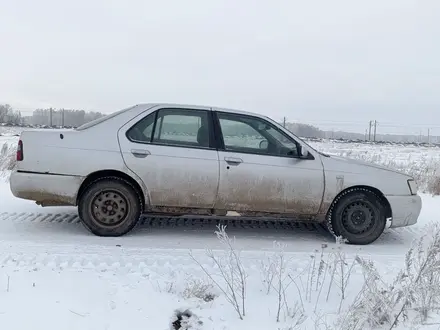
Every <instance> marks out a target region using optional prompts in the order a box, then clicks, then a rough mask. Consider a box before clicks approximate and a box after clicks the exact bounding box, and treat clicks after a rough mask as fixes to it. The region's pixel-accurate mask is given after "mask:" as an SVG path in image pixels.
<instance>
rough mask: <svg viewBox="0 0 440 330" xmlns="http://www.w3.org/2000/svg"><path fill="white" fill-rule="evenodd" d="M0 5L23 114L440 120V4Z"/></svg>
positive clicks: (1, 84)
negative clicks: (235, 112) (146, 112)
mask: <svg viewBox="0 0 440 330" xmlns="http://www.w3.org/2000/svg"><path fill="white" fill-rule="evenodd" d="M0 4H1V6H0V41H1V44H0V45H1V52H0V102H8V103H10V104H12V105H13V106H15V107H17V108H21V109H25V110H26V109H28V110H30V109H32V108H34V107H39V106H53V107H57V108H58V107H65V108H84V109H91V110H98V111H103V112H112V111H115V110H118V109H120V108H124V107H126V106H129V105H132V104H136V103H143V102H162V101H163V102H177V103H195V104H206V105H216V106H224V107H232V108H239V109H244V110H248V111H255V112H259V113H265V114H268V115H270V116H271V117H273V118H275V119H280V118H282V117H283V116H287V118H288V120H300V121H303V122H310V123H320V124H322V125H327V128H330V126H333V128H335V129H336V128H342V129H346V128H347V125H354V124H355V123H360V124H359V125H360V126H362V127H361V128H362V130H363V129H364V126H365V127H366V126H367V123H368V121H369V120H370V119H377V120H378V121H379V122H382V123H385V124H386V123H390V124H393V123H394V124H397V125H408V126H415V125H417V124H420V125H425V124H432V125H437V126H439V127H440V1H439V0H364V1H354V0H332V1H329V0H322V1H313V0H307V1H306V0H300V1H297V0H287V1H276V0H273V1H268V0H264V1H263V0H223V1H217V0H194V1H192V0H185V1H183V0H176V1H166V0H161V1H158V0H156V1H147V0H124V1H113V0H88V1H86V0H70V1H63V0H38V1H35V0H14V1H11V0H0ZM385 124H384V125H385Z"/></svg>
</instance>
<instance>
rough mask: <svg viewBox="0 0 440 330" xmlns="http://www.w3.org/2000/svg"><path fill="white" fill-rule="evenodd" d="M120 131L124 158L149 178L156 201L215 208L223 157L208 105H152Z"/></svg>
mask: <svg viewBox="0 0 440 330" xmlns="http://www.w3.org/2000/svg"><path fill="white" fill-rule="evenodd" d="M118 135H119V143H120V146H121V151H122V156H123V158H124V161H125V164H126V165H127V167H128V168H129V169H130V170H132V171H133V172H135V173H136V174H137V175H138V176H139V177H140V178H141V179H142V180H143V182H144V183H145V185H146V187H147V190H148V193H149V196H147V198H149V200H150V204H151V206H152V207H156V208H157V207H181V208H209V209H211V208H213V206H214V203H215V200H216V196H217V188H218V181H219V161H218V153H217V150H216V149H215V143H214V139H213V135H212V111H210V109H209V108H203V107H197V108H188V107H182V106H179V107H173V108H153V109H152V110H149V111H148V113H146V114H145V115H143V116H141V117H137V118H135V119H133V120H132V121H130V122H129V123H127V124H126V125H124V126H123V127H122V129H121V130H120V131H119V133H118Z"/></svg>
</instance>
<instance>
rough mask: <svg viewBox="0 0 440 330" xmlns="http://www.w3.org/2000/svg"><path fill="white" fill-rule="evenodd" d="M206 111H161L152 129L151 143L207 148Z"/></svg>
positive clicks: (208, 136)
mask: <svg viewBox="0 0 440 330" xmlns="http://www.w3.org/2000/svg"><path fill="white" fill-rule="evenodd" d="M208 118H209V116H208V111H205V110H186V109H161V110H159V113H158V115H157V120H156V125H155V127H154V136H153V141H152V142H153V143H157V144H165V145H176V146H188V147H202V148H209V145H210V130H209V122H208Z"/></svg>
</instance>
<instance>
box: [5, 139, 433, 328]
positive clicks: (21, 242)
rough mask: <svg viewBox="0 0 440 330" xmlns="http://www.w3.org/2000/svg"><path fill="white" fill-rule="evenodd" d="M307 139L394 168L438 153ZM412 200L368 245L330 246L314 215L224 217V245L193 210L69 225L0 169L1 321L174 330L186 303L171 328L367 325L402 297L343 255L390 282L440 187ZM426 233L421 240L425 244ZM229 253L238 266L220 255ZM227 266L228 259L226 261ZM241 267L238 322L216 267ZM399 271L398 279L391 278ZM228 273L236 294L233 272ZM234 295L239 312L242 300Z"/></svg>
mask: <svg viewBox="0 0 440 330" xmlns="http://www.w3.org/2000/svg"><path fill="white" fill-rule="evenodd" d="M16 141H17V137H13V136H7V137H5V136H3V137H0V150H2V146H3V145H7V147H4V148H3V149H4V150H6V149H7V150H8V151H7V152H8V153H11V152H13V150H14V147H15V144H16ZM313 145H314V146H316V147H317V148H318V149H320V150H323V151H326V152H328V153H332V154H338V155H346V156H350V157H355V158H368V159H370V160H372V161H377V160H378V159H379V161H380V162H388V161H389V162H395V164H400V165H399V166H402V167H404V166H407V167H408V166H413V165H411V164H418V166H419V167H421V166H425V165H426V164H429V166H431V167H432V166H433V164H435V162H437V161H438V159H439V157H440V152H439V151H438V149H436V148H425V149H423V148H416V147H412V148H410V147H404V146H401V147H399V146H371V145H364V144H346V143H336V142H325V143H314V144H313ZM11 150H12V151H11ZM0 160H1V158H0ZM3 160H4V158H3ZM405 164H406V165H405ZM424 164H425V165H424ZM0 165H1V164H0ZM426 166H428V165H426ZM422 198H423V209H422V213H421V216H420V219H419V223H418V224H416V225H414V226H412V227H408V228H400V229H395V230H391V229H390V230H387V231H386V232H385V233H384V235H383V236H382V237H381V238H380V239H379V240H378V241H377V242H375V243H374V244H371V245H369V246H363V247H357V246H349V245H343V244H338V243H336V242H335V240H334V239H333V237H332V236H330V235H329V234H328V233H327V232H325V231H324V230H323V229H322V228H321V227H320V226H315V225H305V224H276V223H246V224H244V223H235V222H233V221H228V222H226V221H225V224H227V228H226V232H227V234H229V236H230V237H235V239H236V241H235V242H234V245H233V246H234V250H233V251H232V250H231V249H230V248H228V245H227V244H225V242H224V241H223V242H222V241H221V240H219V239H218V238H217V237H216V234H215V233H214V232H215V231H216V230H218V229H217V228H216V223H214V222H213V221H212V220H209V219H201V218H199V219H179V220H176V219H168V218H153V219H144V220H143V221H142V223H141V224H140V226H139V228H138V229H136V230H135V231H133V232H132V233H131V234H129V235H127V236H124V237H120V238H99V237H95V236H93V235H91V234H90V233H89V232H87V231H86V230H85V229H84V227H83V226H82V225H81V224H80V223H79V220H78V216H77V212H76V210H75V209H74V208H68V207H66V208H64V207H63V208H41V207H39V206H37V205H35V204H34V203H32V202H29V201H24V200H19V199H16V198H14V197H13V196H12V195H11V193H10V191H9V185H8V182H7V175H5V176H4V178H3V179H0V324H2V325H4V328H5V329H11V330H15V329H17V330H18V329H20V330H22V329H44V330H51V329H54V330H55V329H56V330H59V329H81V330H84V329H94V330H96V329H109V330H110V329H112V330H113V329H132V330H134V329H143V330H145V329H154V330H168V329H173V328H172V327H171V322H172V321H174V320H175V318H173V317H174V315H175V314H176V313H175V311H176V310H178V309H179V310H181V311H184V310H186V309H189V310H190V311H191V312H192V313H193V314H194V315H195V316H192V317H191V318H190V319H191V320H190V321H191V323H192V325H193V327H192V328H189V327H187V328H185V327H182V329H192V330H195V329H200V330H201V329H206V330H233V329H234V330H235V329H237V330H238V329H239V330H247V329H249V330H251V329H252V330H255V329H261V330H272V329H273V330H280V329H282V330H290V329H368V328H372V327H371V326H367V324H368V323H371V322H372V321H373V320H376V319H377V320H378V319H382V320H385V321H386V316H387V315H388V316H390V318H392V317H393V316H394V315H395V314H397V313H398V312H399V311H400V306H401V305H402V303H400V305H399V303H397V305H396V306H397V307H395V306H394V307H393V308H391V307H390V303H389V302H390V301H391V300H392V299H394V298H392V297H391V298H390V296H389V295H388V294H386V293H381V294H379V293H377V292H379V291H380V292H383V290H382V291H381V289H387V290H388V291H390V292H394V291H393V290H394V289H393V290H391V289H390V287H388V286H386V285H384V284H383V283H381V282H380V281H374V280H373V277H371V275H372V270H371V268H369V266H368V265H366V264H364V267H362V266H361V264H360V263H359V262H354V260H355V258H356V256H359V257H361V258H365V259H366V260H372V261H374V264H375V266H376V268H377V270H378V273H379V274H380V276H381V280H383V281H385V282H386V283H389V284H391V282H392V281H393V280H394V279H395V278H396V276H397V275H398V273H399V271H400V270H401V269H402V268H403V267H404V266H405V254H406V252H407V251H408V249H409V248H410V247H411V244H412V242H413V240H417V239H419V238H421V237H423V235H424V233H426V232H428V234H432V232H433V230H432V227H430V229H429V230H428V231H427V230H426V228H425V226H426V225H428V224H429V223H430V222H436V221H437V219H438V217H439V214H440V212H439V211H440V197H432V196H431V195H428V194H422ZM431 241H432V240H430V239H429V238H425V239H423V242H424V244H428V243H429V242H431ZM434 241H435V239H434ZM435 242H437V241H435ZM207 249H210V250H208V251H207ZM235 251H236V252H237V253H238V252H239V253H240V258H239V260H240V261H241V264H238V265H237V264H236V263H235V261H234V260H236V259H235V258H234V256H235V255H234V254H233V253H232V255H231V252H235ZM434 259H435V258H432V260H434ZM215 261H219V264H216V263H215ZM219 265H220V266H219ZM228 265H235V267H233V269H232V271H231V269H230V268H228ZM240 265H242V267H239V266H240ZM433 267H434V266H433ZM241 269H242V270H244V271H245V272H246V275H247V278H246V290H245V313H244V314H245V316H243V320H240V318H239V314H238V313H237V311H236V310H235V309H234V307H233V305H232V304H230V302H229V301H228V299H229V300H230V298H231V297H230V291H228V290H227V286H226V285H225V282H224V281H223V278H222V276H219V273H220V271H221V270H227V271H228V272H227V273H226V276H230V274H235V275H236V278H239V272H237V270H241ZM423 278H425V277H423ZM405 281H406V280H404V279H399V280H398V281H397V287H399V285H400V286H404V284H405V283H406V282H405ZM233 282H234V283H235V284H234V285H235V292H236V293H237V294H238V295H239V294H240V293H241V290H240V285H239V282H240V281H236V280H235V281H233ZM216 283H217V284H219V286H217V285H216ZM270 283H271V284H272V285H269V284H270ZM434 283H437V282H434ZM366 284H368V286H364V285H366ZM408 287H409V286H406V287H404V288H408ZM411 287H415V286H414V285H411ZM280 288H281V290H280ZM341 288H343V289H341ZM222 289H223V290H224V291H225V292H222ZM429 289H430V290H431V291H433V292H434V291H436V290H435V289H433V288H429ZM417 292H418V291H417ZM279 293H280V294H279ZM359 294H360V295H359ZM425 296H426V294H425ZM430 297H431V296H430ZM437 298H438V297H437V296H436V297H434V298H432V302H431V304H434V301H435V299H437ZM375 299H376V300H375ZM232 300H233V299H232ZM237 300H238V306H236V307H237V309H238V311H239V312H240V314H243V308H242V301H241V298H240V297H239V296H238V297H237ZM378 301H379V302H378ZM280 302H281V303H280ZM379 305H380V306H381V307H382V308H381V309H378V308H376V307H377V306H379ZM416 307H417V306H416ZM387 308H390V310H387ZM407 309H408V311H407ZM407 309H405V312H404V314H405V316H408V317H409V318H408V321H407V322H406V323H402V321H400V322H399V323H398V327H397V328H398V329H415V328H417V327H416V326H415V325H414V326H413V325H412V322H415V323H420V320H419V319H418V318H417V317H412V316H413V314H414V315H418V314H419V313H417V311H416V308H415V307H414V306H413V307H411V308H407ZM278 311H279V317H278ZM408 313H409V314H408ZM411 313H413V314H411ZM407 314H408V315H407ZM373 316H374V317H373ZM277 319H279V322H277ZM403 319H404V317H403V316H401V317H400V320H403ZM367 321H368V322H367ZM438 321H439V320H438V318H432V319H428V320H427V321H425V322H424V323H425V325H424V326H423V327H422V328H423V329H438V328H439V326H438V324H436V322H438ZM356 322H358V323H357V325H356V324H355V323H356ZM385 323H386V322H385ZM389 328H390V324H389V323H388V324H385V326H384V329H389Z"/></svg>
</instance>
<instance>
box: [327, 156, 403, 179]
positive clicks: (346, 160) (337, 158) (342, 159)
mask: <svg viewBox="0 0 440 330" xmlns="http://www.w3.org/2000/svg"><path fill="white" fill-rule="evenodd" d="M329 157H330V158H331V159H333V160H335V161H338V162H343V163H345V164H348V165H357V166H364V167H369V168H373V169H378V170H382V171H388V172H392V173H395V174H400V175H403V176H406V177H408V178H411V176H410V175H408V174H406V173H403V172H401V171H397V170H394V169H392V168H390V167H387V166H383V165H377V164H374V163H370V162H367V161H363V160H358V159H352V158H346V157H341V156H332V155H329Z"/></svg>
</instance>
